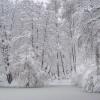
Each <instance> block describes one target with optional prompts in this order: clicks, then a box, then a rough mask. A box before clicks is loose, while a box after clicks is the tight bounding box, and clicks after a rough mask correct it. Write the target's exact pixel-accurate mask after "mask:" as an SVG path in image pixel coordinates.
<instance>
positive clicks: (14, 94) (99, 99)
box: [0, 86, 100, 100]
mask: <svg viewBox="0 0 100 100" xmlns="http://www.w3.org/2000/svg"><path fill="white" fill-rule="evenodd" d="M0 100H100V94H95V93H92V94H90V93H84V92H82V90H81V89H79V88H76V87H73V86H56V87H48V88H34V89H33V88H32V89H31V88H30V89H22V88H17V89H14V88H11V89H10V88H8V89H7V88H1V89H0Z"/></svg>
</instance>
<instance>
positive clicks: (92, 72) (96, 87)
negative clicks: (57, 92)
mask: <svg viewBox="0 0 100 100" xmlns="http://www.w3.org/2000/svg"><path fill="white" fill-rule="evenodd" d="M72 82H73V83H74V85H76V86H78V87H81V88H82V89H83V91H85V92H100V76H97V69H96V67H90V68H88V67H87V68H86V69H85V70H83V71H81V72H80V71H78V72H77V73H72Z"/></svg>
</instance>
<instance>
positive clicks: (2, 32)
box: [0, 0, 100, 92]
mask: <svg viewBox="0 0 100 100" xmlns="http://www.w3.org/2000/svg"><path fill="white" fill-rule="evenodd" d="M44 1H45V0H44ZM63 83H64V84H67V83H68V84H74V85H76V86H78V87H82V88H83V90H85V91H88V92H100V0H47V1H45V2H39V0H38V1H36V0H14V1H12V0H0V86H1V87H44V86H48V85H56V84H59V85H60V84H63Z"/></svg>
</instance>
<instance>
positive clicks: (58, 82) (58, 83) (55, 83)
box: [48, 79, 73, 86]
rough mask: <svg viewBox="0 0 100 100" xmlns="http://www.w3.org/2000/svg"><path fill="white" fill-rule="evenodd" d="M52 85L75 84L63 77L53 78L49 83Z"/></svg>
mask: <svg viewBox="0 0 100 100" xmlns="http://www.w3.org/2000/svg"><path fill="white" fill-rule="evenodd" d="M48 84H49V85H50V86H63V85H64V86H65V85H67V86H68V85H73V83H72V81H71V80H70V79H63V80H57V79H56V80H53V81H49V83H48Z"/></svg>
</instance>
